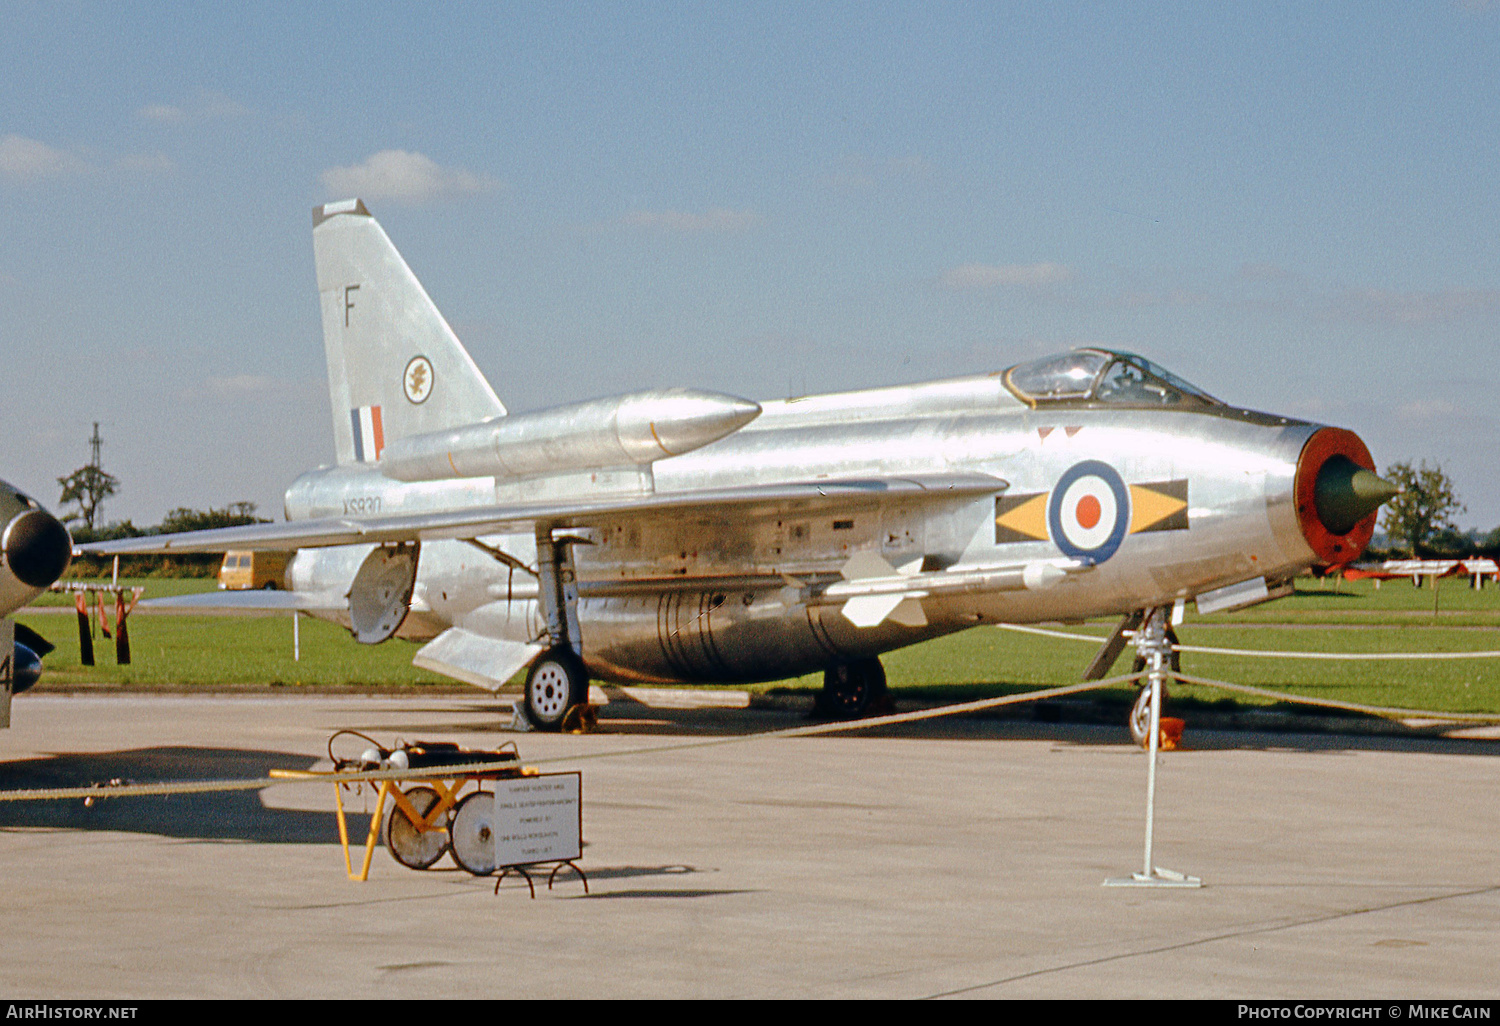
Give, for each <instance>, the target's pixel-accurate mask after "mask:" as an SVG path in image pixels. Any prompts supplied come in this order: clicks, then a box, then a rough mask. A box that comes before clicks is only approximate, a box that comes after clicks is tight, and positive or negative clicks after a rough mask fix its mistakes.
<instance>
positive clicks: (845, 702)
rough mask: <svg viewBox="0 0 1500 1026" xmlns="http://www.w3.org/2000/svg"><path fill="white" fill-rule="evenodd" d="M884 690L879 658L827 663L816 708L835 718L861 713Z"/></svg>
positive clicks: (883, 673)
mask: <svg viewBox="0 0 1500 1026" xmlns="http://www.w3.org/2000/svg"><path fill="white" fill-rule="evenodd" d="M884 693H885V667H883V666H881V665H880V660H879V659H856V660H854V661H853V662H848V663H839V664H838V665H836V666H830V667H829V668H828V669H827V670H825V671H824V673H823V690H822V692H820V693H819V695H818V707H819V711H820V712H822V713H823V714H824V715H825V716H831V717H833V718H834V719H836V720H852V719H854V718H856V717H858V716H863V715H864V714H865V712H866V710H868V709H869V708H870V703H871V702H872V701H874V700H875V699H876V698H878V697H879V696H880V695H882V694H884Z"/></svg>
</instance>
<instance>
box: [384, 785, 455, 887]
mask: <svg viewBox="0 0 1500 1026" xmlns="http://www.w3.org/2000/svg"><path fill="white" fill-rule="evenodd" d="M405 794H406V800H407V801H409V802H411V806H412V808H414V809H416V810H417V812H419V813H421V814H422V817H423V818H424V819H425V818H426V817H427V815H428V813H430V812H431V811H432V809H433V806H435V805H437V803H438V802H439V801H440V800H441V799H439V798H438V793H437V792H436V791H434V790H433V789H432V788H430V787H412V788H408V789H407V790H406V792H405ZM445 826H446V824H443V825H437V826H433V827H430V828H429V829H427V830H418V829H417V825H416V824H415V823H413V822H412V821H411V820H410V819H409V818H408V817H407V815H406V813H405V812H404V811H403V810H402V808H401V806H399V805H393V806H391V812H390V815H388V816H386V818H385V846H386V848H387V849H388V850H389V851H390V853H391V858H393V859H395V860H396V861H397V862H399V863H401V864H402V865H403V866H406V867H407V868H408V869H427V868H429V867H431V866H432V864H433V863H434V862H436V861H437V860H438V859H440V858H442V857H443V852H445V851H447V850H448V831H447V830H446V829H444V827H445Z"/></svg>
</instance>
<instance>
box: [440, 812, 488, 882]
mask: <svg viewBox="0 0 1500 1026" xmlns="http://www.w3.org/2000/svg"><path fill="white" fill-rule="evenodd" d="M448 834H449V836H450V837H452V838H453V861H454V862H457V863H458V867H459V868H460V869H463V870H465V871H467V872H470V873H473V874H474V875H475V876H489V875H490V874H491V873H493V872H494V871H495V869H496V866H495V796H494V794H492V793H491V792H489V791H475V792H474V793H473V794H471V795H469V796H468V797H466V798H465V799H464V800H463V801H461V802H459V803H458V807H457V808H456V809H454V810H453V825H452V826H451V827H449V829H448Z"/></svg>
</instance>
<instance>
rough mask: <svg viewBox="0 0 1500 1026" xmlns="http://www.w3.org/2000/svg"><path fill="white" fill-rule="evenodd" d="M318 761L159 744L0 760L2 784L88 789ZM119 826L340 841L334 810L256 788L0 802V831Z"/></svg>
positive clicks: (201, 835) (199, 835) (266, 839)
mask: <svg viewBox="0 0 1500 1026" xmlns="http://www.w3.org/2000/svg"><path fill="white" fill-rule="evenodd" d="M316 761H317V760H316V759H315V758H313V757H310V756H306V755H298V754H295V753H291V752H267V751H255V750H246V749H239V748H197V747H182V746H179V747H164V748H139V749H133V750H128V751H119V752H91V753H77V754H75V753H59V754H54V755H49V756H44V757H41V758H36V759H25V760H22V761H19V762H8V763H3V764H0V789H3V790H6V791H31V790H40V789H44V788H54V787H88V786H90V785H92V784H106V783H109V782H110V781H114V780H118V781H121V782H126V783H136V784H145V783H160V782H164V781H184V780H239V779H253V778H257V777H264V776H266V774H267V773H268V772H269V771H270V770H271V769H295V770H305V769H308V768H310V767H311V766H312V765H313V764H314V763H315V762H316ZM15 827H45V828H50V829H54V830H118V831H124V832H128V833H138V834H156V835H158V836H161V837H174V838H181V839H184V840H188V839H191V840H202V841H257V842H261V843H264V844H328V843H332V842H337V840H338V836H339V835H338V819H337V816H336V815H335V814H334V812H333V811H332V810H330V811H328V812H306V811H302V810H296V809H273V808H267V807H266V806H265V805H264V804H262V802H261V796H260V792H258V791H223V792H217V793H211V794H179V795H149V796H140V797H128V798H107V799H101V800H96V801H94V802H93V803H92V804H88V805H86V804H84V801H83V800H82V799H78V798H73V799H44V800H39V801H5V802H0V829H4V828H15Z"/></svg>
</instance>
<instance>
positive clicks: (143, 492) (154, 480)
mask: <svg viewBox="0 0 1500 1026" xmlns="http://www.w3.org/2000/svg"><path fill="white" fill-rule="evenodd" d="M1497 186H1500V0H1409V2H1402V3H1394V2H1392V3H1386V2H1360V3H1322V4H1305V3H1269V2H1268V3H1250V4H1219V3H1201V2H1192V3H1171V4H1167V3H1129V4H1126V3H1117V4H1098V3H1067V2H1060V3H1023V2H1016V3H1005V2H999V0H989V2H982V3H939V2H933V0H926V2H921V3H898V4H890V3H878V2H872V0H864V2H859V3H851V4H843V3H835V2H824V3H818V4H806V3H788V4H781V3H769V2H754V0H745V2H741V3H734V4H725V3H670V2H653V3H631V2H621V0H617V2H611V3H599V4H593V3H557V2H544V3H535V4H532V3H507V4H503V5H501V4H445V5H438V6H428V5H411V4H389V5H388V4H379V3H368V2H364V3H358V4H346V5H339V4H312V3H298V4H285V5H282V4H272V3H258V4H249V5H218V4H180V5H178V4H165V3H157V4H129V3H126V4H95V3H71V2H62V0H53V2H26V0H11V2H9V3H7V4H5V5H4V6H3V7H0V360H3V365H0V371H3V372H0V404H3V409H4V411H5V413H4V418H5V419H4V427H3V431H0V477H3V478H5V479H7V480H9V481H11V482H12V483H13V484H15V485H17V486H19V487H21V488H23V489H24V490H27V491H30V492H31V493H32V494H33V495H34V496H35V497H36V498H38V499H39V500H41V501H42V502H43V503H44V504H47V505H49V506H50V507H52V508H54V509H56V508H57V499H58V496H59V493H60V488H59V487H58V485H57V483H56V479H57V478H58V477H61V476H64V475H66V474H68V473H70V472H72V471H73V470H75V469H77V468H78V467H80V466H82V465H83V464H84V463H86V462H87V460H88V458H89V448H88V438H89V435H90V433H91V431H92V425H93V423H94V422H95V421H97V422H99V424H100V433H101V435H102V436H103V438H104V447H103V466H104V468H105V470H107V471H109V472H110V473H112V474H114V475H115V476H116V477H117V478H118V479H119V482H120V490H119V494H118V495H116V496H114V497H112V498H110V499H108V500H106V502H105V504H104V508H103V517H104V519H105V520H107V521H114V520H123V519H130V520H132V521H134V522H135V523H136V524H138V525H147V524H154V523H156V522H158V521H159V520H160V519H161V517H162V516H163V514H165V513H166V512H167V511H168V510H170V509H173V508H176V507H179V506H187V507H192V508H198V509H202V508H207V507H210V506H212V507H223V506H225V505H227V504H229V503H233V502H240V501H250V502H254V503H256V504H257V506H258V507H259V509H260V511H261V512H262V513H263V514H265V515H271V516H277V517H279V516H280V514H281V496H282V492H283V491H284V489H285V488H286V486H287V485H288V484H289V483H290V482H291V481H292V480H293V479H294V478H295V477H296V476H297V475H298V474H299V473H301V472H303V471H305V470H308V469H312V468H313V467H315V466H317V465H319V464H322V463H328V462H331V461H332V459H333V442H332V434H331V430H332V429H331V421H330V416H331V414H330V411H329V400H328V392H327V385H326V375H325V364H324V359H323V346H322V332H321V324H320V320H319V312H318V301H317V290H316V286H315V283H314V278H313V264H312V245H311V228H312V224H311V217H310V209H311V208H312V207H313V206H314V205H317V204H319V203H323V202H327V201H331V200H337V199H343V198H346V197H348V196H352V195H359V196H361V197H363V199H364V200H365V202H366V204H367V205H368V206H369V208H370V210H371V212H372V213H374V214H375V216H376V217H377V218H378V219H379V220H380V222H381V223H382V225H383V226H384V227H385V229H386V231H387V232H388V234H389V235H390V236H391V238H392V240H393V241H394V242H395V244H396V246H397V247H398V248H399V249H400V250H401V252H402V254H403V256H404V257H405V258H406V260H407V262H408V263H409V264H410V266H411V267H412V269H413V271H414V272H415V273H416V274H417V276H418V277H419V278H420V279H421V281H422V282H423V284H424V285H425V287H426V288H427V290H428V292H429V293H430V294H431V295H432V297H433V299H434V301H435V302H436V303H437V305H438V307H439V308H440V309H441V310H442V311H443V313H444V314H445V316H446V317H447V318H448V320H449V322H450V324H451V325H452V326H453V328H454V330H455V332H456V333H457V334H458V336H459V338H460V339H462V340H463V342H464V343H465V345H466V346H467V347H468V349H469V350H470V352H471V353H472V355H473V357H474V359H475V361H476V362H477V363H478V364H479V366H480V368H481V369H482V370H483V371H484V372H485V374H486V375H487V376H488V377H489V379H490V381H491V383H492V384H493V385H494V387H495V390H496V392H497V393H498V394H499V395H500V397H501V399H502V400H503V401H504V402H505V403H506V405H507V406H508V407H509V408H510V409H511V410H512V411H513V412H515V411H523V410H529V409H537V408H541V407H545V406H550V405H555V404H557V403H562V402H569V401H574V400H580V399H586V398H591V397H595V396H600V395H608V394H617V393H623V392H629V391H635V390H639V389H647V388H657V387H665V386H674V385H680V386H687V387H696V388H705V389H711V390H716V391H722V392H728V393H731V394H735V395H742V396H745V397H748V398H753V399H774V398H781V397H785V396H787V395H793V394H797V395H801V394H808V393H815V392H824V391H837V390H843V389H853V388H864V387H871V386H876V385H883V384H892V383H902V382H913V381H920V380H924V379H930V378H942V377H952V376H958V375H965V374H977V373H986V372H989V371H992V370H997V369H1000V368H1003V367H1007V366H1010V365H1012V364H1014V363H1017V362H1020V361H1022V360H1027V359H1030V358H1033V357H1036V356H1040V355H1044V354H1046V353H1050V352H1055V351H1060V350H1065V349H1068V348H1071V347H1074V346H1079V345H1096V346H1106V347H1111V348H1119V349H1126V350H1131V351H1134V352H1138V353H1141V354H1143V355H1145V356H1147V357H1148V358H1150V359H1152V360H1154V361H1156V362H1157V363H1160V364H1162V365H1164V366H1166V367H1167V368H1169V369H1171V370H1172V371H1174V372H1176V373H1177V374H1179V375H1180V376H1182V377H1185V378H1187V379H1188V380H1189V381H1192V382H1194V383H1195V384H1197V385H1199V386H1200V387H1202V388H1203V389H1205V390H1206V391H1208V392H1210V393H1212V394H1214V395H1217V396H1219V397H1220V398H1222V399H1225V400H1227V401H1229V402H1232V403H1234V404H1235V405H1242V406H1249V407H1252V408H1257V409H1262V410H1268V411H1273V412H1276V413H1282V414H1288V415H1293V416H1298V417H1304V418H1308V419H1312V420H1317V421H1320V422H1323V423H1328V424H1334V425H1338V426H1341V427H1346V428H1350V429H1353V430H1355V431H1357V432H1358V433H1359V434H1360V435H1361V436H1362V437H1363V438H1364V439H1365V441H1366V442H1367V443H1368V445H1369V446H1370V449H1371V451H1372V452H1373V453H1374V456H1375V459H1376V462H1377V465H1378V466H1379V467H1382V468H1383V467H1386V466H1388V465H1390V464H1391V463H1392V462H1395V461H1397V460H1405V461H1412V462H1417V461H1423V460H1425V461H1427V462H1428V463H1429V464H1432V463H1436V464H1440V465H1441V466H1442V468H1443V469H1444V470H1445V471H1446V472H1447V473H1448V474H1449V475H1450V476H1451V477H1452V478H1453V479H1454V481H1455V483H1456V485H1457V488H1458V492H1459V495H1460V497H1461V498H1462V499H1463V500H1464V502H1465V503H1466V506H1467V509H1466V511H1465V512H1464V513H1463V514H1461V515H1459V516H1458V518H1457V520H1458V523H1459V524H1460V526H1462V527H1465V528H1468V527H1477V528H1480V529H1483V530H1489V529H1490V528H1493V527H1495V526H1497V525H1500V479H1497V476H1496V474H1495V471H1494V467H1495V464H1496V459H1497V454H1500V418H1497V412H1496V387H1497V378H1500V375H1497V371H1500V346H1497V339H1500V188H1497Z"/></svg>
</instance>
